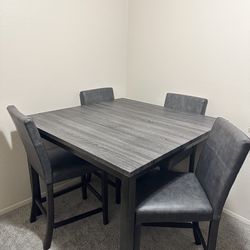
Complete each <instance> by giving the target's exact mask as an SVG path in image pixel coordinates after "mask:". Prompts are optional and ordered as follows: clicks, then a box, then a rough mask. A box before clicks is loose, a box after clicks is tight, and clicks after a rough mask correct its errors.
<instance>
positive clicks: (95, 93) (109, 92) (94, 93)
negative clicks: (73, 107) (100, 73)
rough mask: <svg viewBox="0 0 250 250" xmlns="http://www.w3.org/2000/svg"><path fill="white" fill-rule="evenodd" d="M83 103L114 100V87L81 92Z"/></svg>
mask: <svg viewBox="0 0 250 250" xmlns="http://www.w3.org/2000/svg"><path fill="white" fill-rule="evenodd" d="M80 100H81V105H90V104H95V103H99V102H110V101H114V92H113V88H99V89H91V90H85V91H81V92H80Z"/></svg>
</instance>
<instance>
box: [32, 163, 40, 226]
mask: <svg viewBox="0 0 250 250" xmlns="http://www.w3.org/2000/svg"><path fill="white" fill-rule="evenodd" d="M29 174H30V185H31V193H32V205H31V212H30V223H33V222H35V221H36V217H37V216H39V215H41V214H42V212H41V211H40V209H39V207H38V206H37V204H36V200H38V201H41V190H40V182H39V175H38V173H37V172H36V171H35V170H34V169H33V168H32V166H31V165H30V164H29Z"/></svg>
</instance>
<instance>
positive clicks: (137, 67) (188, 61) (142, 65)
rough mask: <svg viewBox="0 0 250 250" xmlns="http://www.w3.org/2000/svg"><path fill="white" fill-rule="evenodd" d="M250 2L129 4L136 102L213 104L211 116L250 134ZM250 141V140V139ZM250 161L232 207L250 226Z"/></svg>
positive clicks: (131, 84) (137, 0) (134, 0)
mask: <svg viewBox="0 0 250 250" xmlns="http://www.w3.org/2000/svg"><path fill="white" fill-rule="evenodd" d="M249 13H250V1H249V0H239V1H234V0H210V1H199V0H190V1H186V0H146V1H145V0H131V1H129V39H128V55H129V57H128V84H127V89H128V97H130V98H134V99H138V100H143V101H147V102H151V103H156V104H161V105H162V104H163V102H164V98H165V93H166V92H170V91H173V92H178V93H184V94H190V95H197V96H204V97H206V98H208V100H209V103H208V108H207V114H208V115H211V116H223V117H226V118H227V119H229V120H230V121H232V122H233V123H234V124H236V125H237V126H238V127H240V128H241V129H242V130H243V131H244V132H245V133H247V132H248V128H249V127H250V14H249ZM248 135H249V134H248ZM249 180H250V157H248V159H247V161H246V162H245V164H244V166H243V169H242V171H241V173H240V175H239V176H238V179H237V181H236V183H235V186H234V188H233V190H232V192H231V194H230V197H229V199H228V202H227V208H228V209H230V210H231V211H233V212H235V213H237V214H238V215H241V216H243V217H245V218H247V219H250V195H249V190H250V182H249Z"/></svg>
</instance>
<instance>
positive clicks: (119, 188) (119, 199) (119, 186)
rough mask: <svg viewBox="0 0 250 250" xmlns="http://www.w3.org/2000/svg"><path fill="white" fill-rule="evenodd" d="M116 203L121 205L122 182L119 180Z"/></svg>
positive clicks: (117, 181)
mask: <svg viewBox="0 0 250 250" xmlns="http://www.w3.org/2000/svg"><path fill="white" fill-rule="evenodd" d="M115 184H116V187H115V202H116V204H120V203H121V181H120V179H119V178H115Z"/></svg>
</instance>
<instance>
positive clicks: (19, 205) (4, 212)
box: [0, 197, 31, 216]
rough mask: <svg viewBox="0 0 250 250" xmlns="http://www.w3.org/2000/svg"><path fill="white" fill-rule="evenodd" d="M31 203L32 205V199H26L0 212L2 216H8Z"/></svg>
mask: <svg viewBox="0 0 250 250" xmlns="http://www.w3.org/2000/svg"><path fill="white" fill-rule="evenodd" d="M29 203H31V197H30V198H28V199H26V200H23V201H19V202H17V203H15V204H13V205H11V206H9V207H5V208H3V209H1V210H0V216H1V215H4V214H7V213H9V212H11V211H13V210H15V209H17V208H19V207H23V206H25V205H27V204H29Z"/></svg>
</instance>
